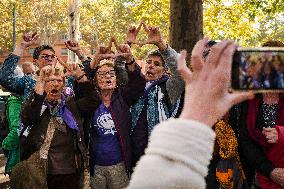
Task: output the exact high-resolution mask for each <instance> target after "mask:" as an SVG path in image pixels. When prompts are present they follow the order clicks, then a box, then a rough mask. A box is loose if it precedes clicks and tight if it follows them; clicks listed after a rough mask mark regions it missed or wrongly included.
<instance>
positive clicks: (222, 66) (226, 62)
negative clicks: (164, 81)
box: [178, 39, 253, 126]
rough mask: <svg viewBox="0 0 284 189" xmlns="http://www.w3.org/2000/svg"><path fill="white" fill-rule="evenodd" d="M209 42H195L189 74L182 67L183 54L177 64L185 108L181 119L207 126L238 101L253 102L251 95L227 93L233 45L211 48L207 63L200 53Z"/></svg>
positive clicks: (246, 93)
mask: <svg viewBox="0 0 284 189" xmlns="http://www.w3.org/2000/svg"><path fill="white" fill-rule="evenodd" d="M207 42H208V39H203V40H200V41H198V42H197V44H196V45H195V47H194V49H193V51H192V57H191V66H192V69H193V70H194V72H191V71H190V70H189V69H188V68H187V67H186V65H185V58H186V52H185V51H182V52H181V56H180V57H179V60H178V70H179V72H180V74H181V76H182V77H183V79H184V80H185V84H186V86H185V100H184V108H183V111H182V113H181V115H180V118H183V119H191V120H196V121H199V122H201V123H204V124H206V125H208V126H213V124H214V123H215V122H216V121H217V119H220V118H221V117H222V116H223V115H224V114H225V113H226V112H228V110H229V109H230V108H231V107H232V106H233V105H234V104H237V103H240V102H241V101H244V100H247V99H250V98H253V93H251V92H241V93H229V91H228V86H229V82H230V76H231V75H230V74H231V66H232V56H233V53H234V51H235V49H236V45H235V44H234V43H233V42H231V41H222V42H220V43H218V44H216V45H215V46H213V47H212V49H211V52H212V53H210V54H209V56H208V58H207V59H206V60H204V59H203V58H202V52H203V51H204V48H205V45H206V44H207Z"/></svg>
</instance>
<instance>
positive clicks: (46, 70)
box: [38, 65, 55, 82]
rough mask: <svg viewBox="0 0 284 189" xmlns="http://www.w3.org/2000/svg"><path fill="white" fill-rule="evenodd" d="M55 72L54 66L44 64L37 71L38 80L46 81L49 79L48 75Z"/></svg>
mask: <svg viewBox="0 0 284 189" xmlns="http://www.w3.org/2000/svg"><path fill="white" fill-rule="evenodd" d="M54 73H55V68H54V66H50V65H48V66H44V67H43V68H42V69H41V70H40V72H39V77H38V81H40V82H46V81H48V80H49V77H50V76H51V75H53V74H54Z"/></svg>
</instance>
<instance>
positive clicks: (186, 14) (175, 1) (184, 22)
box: [170, 0, 203, 58]
mask: <svg viewBox="0 0 284 189" xmlns="http://www.w3.org/2000/svg"><path fill="white" fill-rule="evenodd" d="M170 10H171V11H170V12H171V15H170V22H171V25H170V45H171V47H172V48H174V49H175V50H176V51H178V52H179V51H180V50H182V49H186V50H187V52H188V53H189V54H190V53H191V51H192V49H193V47H194V45H195V43H196V42H197V41H198V40H199V39H201V38H203V7H202V0H171V1H170ZM189 57H190V56H188V58H189Z"/></svg>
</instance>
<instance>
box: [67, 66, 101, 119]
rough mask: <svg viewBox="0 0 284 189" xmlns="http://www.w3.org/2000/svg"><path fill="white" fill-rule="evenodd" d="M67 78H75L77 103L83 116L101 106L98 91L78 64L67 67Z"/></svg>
mask: <svg viewBox="0 0 284 189" xmlns="http://www.w3.org/2000/svg"><path fill="white" fill-rule="evenodd" d="M66 76H73V77H74V78H75V80H76V81H75V82H74V92H75V102H76V104H77V107H78V108H79V110H80V112H81V113H82V114H85V113H88V112H91V111H94V110H95V109H96V108H97V107H98V106H99V104H100V97H99V94H98V91H97V90H96V89H95V88H94V86H93V85H92V83H91V82H90V81H89V80H88V78H87V77H86V74H85V73H84V71H83V70H82V69H80V67H79V66H78V65H77V64H70V65H68V67H67V73H66Z"/></svg>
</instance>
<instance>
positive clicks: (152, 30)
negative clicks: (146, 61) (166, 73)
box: [143, 24, 185, 104]
mask: <svg viewBox="0 0 284 189" xmlns="http://www.w3.org/2000/svg"><path fill="white" fill-rule="evenodd" d="M143 27H144V30H145V31H146V33H147V35H148V39H147V40H146V42H144V44H154V45H156V46H157V47H158V48H159V51H160V52H161V55H162V57H163V60H164V62H165V67H166V68H169V69H170V72H171V76H170V78H169V79H168V81H167V84H166V89H167V92H168V94H169V95H168V96H169V100H170V102H171V104H175V103H176V101H177V100H178V99H179V98H180V96H181V94H182V93H183V92H184V86H185V84H184V81H183V79H182V77H181V76H180V74H179V72H178V70H177V59H178V53H177V52H176V51H175V50H174V49H172V48H171V47H170V46H169V45H167V44H166V42H165V40H164V39H163V37H162V34H161V32H160V30H159V28H158V27H149V28H148V27H147V26H146V24H143Z"/></svg>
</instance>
